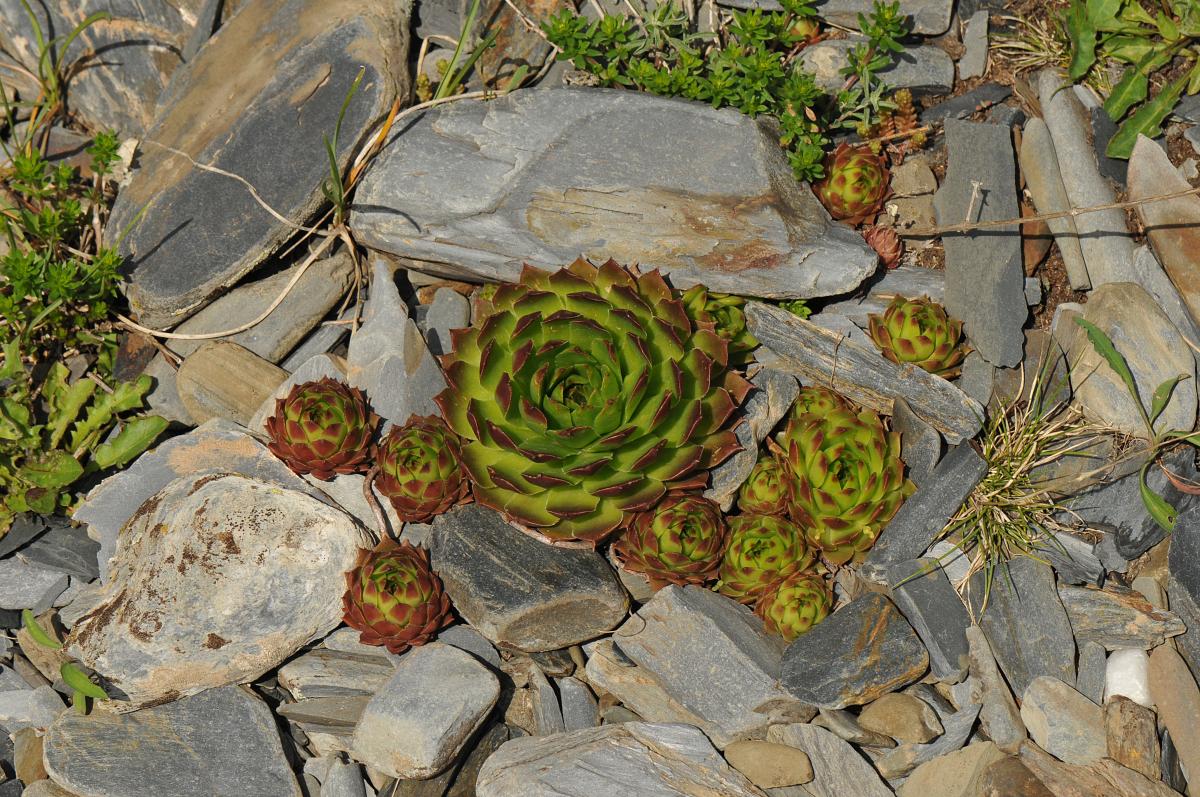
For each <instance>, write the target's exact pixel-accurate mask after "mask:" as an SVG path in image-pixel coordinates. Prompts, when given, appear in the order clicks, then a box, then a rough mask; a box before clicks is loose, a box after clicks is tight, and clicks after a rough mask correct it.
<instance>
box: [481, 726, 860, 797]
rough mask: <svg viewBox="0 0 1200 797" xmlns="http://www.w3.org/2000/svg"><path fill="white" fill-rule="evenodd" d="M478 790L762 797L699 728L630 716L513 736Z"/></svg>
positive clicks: (571, 795) (527, 796) (538, 795)
mask: <svg viewBox="0 0 1200 797" xmlns="http://www.w3.org/2000/svg"><path fill="white" fill-rule="evenodd" d="M864 766H865V762H864ZM476 795H477V797H515V795H521V797H597V795H605V797H712V795H721V797H763V792H762V791H760V790H759V789H757V788H755V787H754V786H753V785H752V784H751V783H750V781H748V780H746V778H745V777H744V776H743V775H741V774H740V773H738V772H737V771H736V770H734V769H733V768H732V767H730V766H729V765H728V764H727V763H725V760H724V759H723V758H721V756H720V754H719V753H717V751H716V750H715V749H713V746H712V744H711V743H710V742H709V741H708V739H706V738H705V736H704V734H702V733H701V732H700V731H699V730H697V729H696V728H691V727H688V726H687V725H654V724H650V723H644V722H627V723H623V724H620V725H605V726H602V727H600V728H590V729H587V730H581V731H573V732H571V733H562V734H558V735H556V736H547V737H525V738H521V739H512V740H510V741H508V742H506V743H505V744H503V745H502V746H501V747H500V749H499V750H497V751H496V752H495V753H494V754H492V756H491V758H489V759H488V760H487V761H486V762H485V763H484V765H483V768H482V769H481V770H480V771H479V780H478V781H477V784H476ZM864 797H867V795H866V794H865V793H864ZM871 797H873V795H872V796H871Z"/></svg>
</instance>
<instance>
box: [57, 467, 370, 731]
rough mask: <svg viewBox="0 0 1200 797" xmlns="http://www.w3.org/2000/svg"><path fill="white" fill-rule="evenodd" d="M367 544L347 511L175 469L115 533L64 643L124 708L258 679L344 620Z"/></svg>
mask: <svg viewBox="0 0 1200 797" xmlns="http://www.w3.org/2000/svg"><path fill="white" fill-rule="evenodd" d="M367 544H368V541H367V538H366V536H365V534H364V532H363V531H362V529H361V527H360V526H359V525H358V524H357V523H355V521H354V520H353V519H351V518H350V517H349V516H348V515H346V514H345V513H343V512H341V511H340V510H337V509H335V508H333V507H330V506H328V505H327V504H324V503H321V502H320V501H318V500H316V499H315V498H313V497H311V496H310V495H306V494H305V493H302V492H299V491H293V490H287V489H282V488H280V487H279V486H277V485H273V484H267V483H264V482H259V481H257V480H255V479H251V478H247V477H245V476H241V475H236V474H229V473H222V472H220V471H217V472H213V471H209V472H207V473H205V474H203V475H197V476H184V477H181V478H179V479H177V480H175V481H173V482H171V483H169V484H168V485H167V486H166V487H164V488H163V489H162V490H161V491H160V492H159V493H157V494H156V495H155V496H153V497H152V498H150V499H149V500H148V501H146V502H145V503H144V504H142V506H141V508H140V509H139V510H138V511H137V514H136V515H134V517H133V518H132V520H131V521H130V522H129V523H128V524H126V525H125V527H124V528H123V529H122V534H121V538H120V540H119V542H118V545H117V552H116V555H115V556H114V559H113V563H112V569H111V573H110V578H109V580H108V583H107V584H105V586H104V592H103V597H102V600H101V602H100V603H99V604H98V605H97V606H96V608H95V609H93V610H92V611H91V612H89V613H88V614H86V615H84V616H83V617H82V618H80V620H79V621H78V622H77V623H76V624H75V626H74V628H72V629H71V634H70V636H69V637H68V638H67V646H68V650H69V652H70V653H71V655H72V656H74V657H75V658H77V659H79V660H80V661H82V662H83V663H84V664H86V665H87V666H89V667H91V668H92V669H94V670H96V671H97V672H99V673H101V674H102V675H104V676H105V678H107V679H108V681H109V683H111V684H112V685H113V686H114V687H115V688H116V689H117V690H119V693H123V694H124V696H125V697H126V700H127V702H125V701H121V702H119V703H115V704H114V707H116V708H124V709H131V708H137V707H139V706H144V705H146V704H149V703H161V702H163V701H164V700H173V699H175V698H177V697H180V696H183V695H189V694H195V693H196V692H199V691H201V690H203V689H206V688H210V687H214V686H221V685H224V684H228V683H239V682H242V681H246V680H249V679H252V678H256V677H258V676H259V675H261V674H262V673H264V672H266V671H267V670H269V669H271V668H273V667H275V666H277V665H278V664H279V663H280V662H282V661H283V660H284V659H286V658H287V657H288V656H290V655H291V654H292V653H294V652H295V651H296V650H298V649H299V648H300V647H301V646H302V645H304V644H305V643H306V642H308V641H309V640H311V639H313V638H314V637H321V636H324V635H325V634H326V633H328V632H329V631H330V630H331V629H332V628H333V627H334V626H336V625H337V624H338V623H339V622H341V619H342V611H341V597H342V593H343V592H344V591H345V580H344V578H343V573H344V572H345V571H346V570H349V569H350V567H351V566H353V564H354V561H355V557H356V556H357V553H358V549H359V547H360V546H362V547H365V546H366V545H367Z"/></svg>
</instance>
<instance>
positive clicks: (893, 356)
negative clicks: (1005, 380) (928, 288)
mask: <svg viewBox="0 0 1200 797" xmlns="http://www.w3.org/2000/svg"><path fill="white" fill-rule="evenodd" d="M868 322H869V331H870V333H871V339H872V340H873V341H875V345H876V346H878V347H879V351H880V352H882V353H883V356H884V357H886V358H888V359H889V360H891V361H892V362H894V363H912V364H913V365H916V366H917V367H919V368H923V369H925V370H926V371H928V372H929V373H931V374H937V375H938V376H941V377H944V378H946V379H949V378H951V377H953V376H957V375H958V373H959V372H960V371H961V370H962V361H963V358H964V357H966V356H967V352H966V347H964V346H963V345H962V344H961V342H962V322H961V321H956V320H955V319H953V318H950V317H949V316H948V315H947V314H946V308H944V307H942V306H941V305H940V304H938V303H937V302H934V301H931V300H929V299H926V298H919V299H905V298H904V297H902V296H897V297H896V298H895V299H893V300H892V303H891V304H889V305H888V307H887V309H886V310H884V311H883V315H876V314H874V313H872V314H871V315H870V316H869V317H868Z"/></svg>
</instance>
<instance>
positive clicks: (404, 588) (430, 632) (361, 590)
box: [342, 539, 453, 653]
mask: <svg viewBox="0 0 1200 797" xmlns="http://www.w3.org/2000/svg"><path fill="white" fill-rule="evenodd" d="M342 611H343V613H344V615H345V621H346V625H348V626H350V627H351V628H353V629H355V630H356V631H358V632H359V640H360V641H361V642H362V643H363V644H365V645H383V646H384V647H386V648H387V649H388V650H389V651H391V652H392V653H403V652H404V651H406V650H408V649H409V648H410V647H413V646H416V645H424V644H425V643H426V642H428V641H429V640H430V639H432V638H433V637H434V636H436V635H437V632H438V631H439V630H441V629H442V628H445V627H446V626H447V625H449V624H450V623H451V622H452V620H453V618H452V617H451V616H450V598H449V596H447V595H446V592H445V590H444V589H443V588H442V581H441V579H439V578H438V577H437V574H435V573H434V572H433V570H431V569H430V567H429V554H428V553H426V551H425V549H423V548H416V547H414V546H412V545H410V544H409V543H406V542H402V543H396V542H394V541H392V540H390V539H385V540H384V541H383V542H381V543H380V544H379V545H377V546H376V547H375V548H374V549H372V550H369V551H368V550H362V551H359V554H358V562H357V563H356V564H355V566H354V569H353V570H351V571H350V572H349V573H347V574H346V594H345V595H343V596H342Z"/></svg>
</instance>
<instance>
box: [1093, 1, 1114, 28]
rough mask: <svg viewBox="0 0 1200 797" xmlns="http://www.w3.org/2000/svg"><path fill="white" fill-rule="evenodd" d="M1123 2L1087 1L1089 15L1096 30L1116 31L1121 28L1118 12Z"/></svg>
mask: <svg viewBox="0 0 1200 797" xmlns="http://www.w3.org/2000/svg"><path fill="white" fill-rule="evenodd" d="M1120 10H1121V0H1087V15H1088V19H1089V20H1091V23H1092V26H1093V27H1094V28H1095V29H1096V30H1106V31H1110V30H1116V29H1117V28H1118V27H1119V22H1118V21H1117V12H1118V11H1120Z"/></svg>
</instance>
